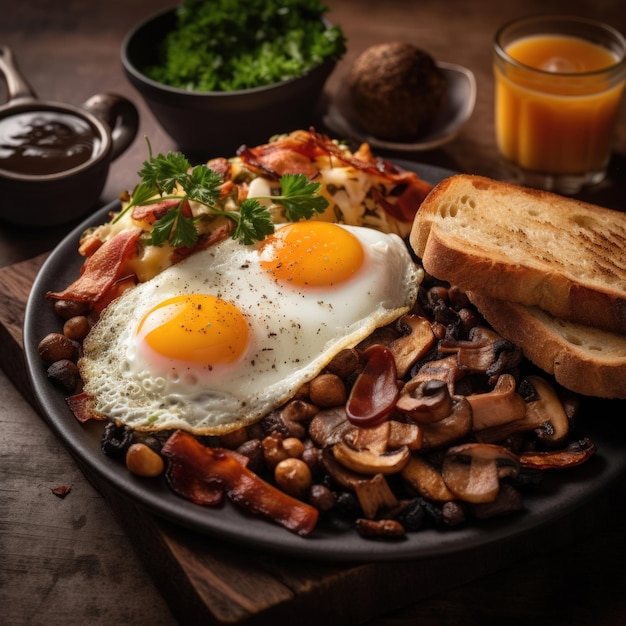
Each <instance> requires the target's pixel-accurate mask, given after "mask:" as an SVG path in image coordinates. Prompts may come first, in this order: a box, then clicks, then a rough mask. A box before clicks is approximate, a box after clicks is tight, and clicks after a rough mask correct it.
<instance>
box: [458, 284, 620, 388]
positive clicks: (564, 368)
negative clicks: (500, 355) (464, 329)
mask: <svg viewBox="0 0 626 626" xmlns="http://www.w3.org/2000/svg"><path fill="white" fill-rule="evenodd" d="M467 296H468V298H469V299H470V301H471V302H472V303H473V304H474V306H476V308H477V309H478V310H479V311H480V313H481V314H482V315H483V317H484V318H485V319H486V320H487V321H488V322H489V324H491V326H492V327H493V328H494V330H495V331H496V332H498V333H499V334H500V335H502V336H503V337H504V338H505V339H508V340H509V341H511V342H512V343H514V344H516V345H517V346H519V347H520V348H521V349H522V352H523V353H524V356H526V357H527V358H528V359H529V360H530V361H532V362H533V363H534V364H535V365H537V366H538V367H540V368H541V369H542V370H544V371H546V372H548V373H549V374H553V375H554V377H555V379H556V380H557V382H559V383H560V384H561V385H563V387H566V388H567V389H570V390H571V391H575V392H577V393H580V394H584V395H588V396H596V397H601V398H622V399H623V398H626V335H622V334H617V333H611V332H608V331H604V330H599V329H597V328H592V327H590V326H584V325H582V324H576V323H574V322H567V321H564V320H562V319H558V318H556V317H554V316H553V315H550V314H549V313H546V312H545V311H543V310H542V309H540V308H538V307H527V306H523V305H520V304H514V303H512V302H505V301H502V300H495V299H493V298H490V297H489V296H486V295H484V294H482V293H480V292H477V291H470V292H468V293H467Z"/></svg>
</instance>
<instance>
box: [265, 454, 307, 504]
mask: <svg viewBox="0 0 626 626" xmlns="http://www.w3.org/2000/svg"><path fill="white" fill-rule="evenodd" d="M274 480H275V481H276V484H277V485H278V486H279V487H280V488H281V489H282V490H283V491H284V492H285V493H287V494H289V495H290V496H294V497H295V498H303V497H304V496H306V494H307V492H308V490H309V488H310V487H311V484H312V482H313V478H312V476H311V470H310V469H309V466H308V465H307V464H306V463H305V462H304V461H302V460H300V459H294V458H288V459H283V460H282V461H280V463H278V465H277V466H276V469H275V470H274Z"/></svg>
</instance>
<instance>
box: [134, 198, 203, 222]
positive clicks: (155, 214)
mask: <svg viewBox="0 0 626 626" xmlns="http://www.w3.org/2000/svg"><path fill="white" fill-rule="evenodd" d="M179 204H180V198H168V199H167V200H159V201H158V202H153V203H152V204H144V205H137V206H134V207H133V212H132V217H133V219H134V220H137V221H138V222H144V221H145V222H148V223H149V224H153V223H154V222H156V221H157V220H158V219H160V218H161V217H163V216H164V215H165V214H166V213H167V212H168V211H169V210H170V209H175V208H176V207H177V206H178V205H179ZM182 212H183V215H184V216H185V217H192V213H191V207H190V206H189V202H188V201H187V200H185V203H184V204H183V211H182Z"/></svg>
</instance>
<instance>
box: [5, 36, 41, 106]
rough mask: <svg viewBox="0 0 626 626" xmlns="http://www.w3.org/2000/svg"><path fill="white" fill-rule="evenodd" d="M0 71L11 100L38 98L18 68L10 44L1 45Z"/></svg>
mask: <svg viewBox="0 0 626 626" xmlns="http://www.w3.org/2000/svg"><path fill="white" fill-rule="evenodd" d="M0 73H1V74H2V75H3V76H4V80H5V82H6V85H7V92H8V96H9V101H10V102H13V101H15V100H35V99H36V98H37V96H36V94H35V92H34V91H33V88H32V87H31V86H30V85H29V84H28V82H27V81H26V79H25V78H24V76H22V73H21V72H20V70H19V69H18V66H17V62H16V60H15V57H14V55H13V52H12V51H11V48H9V47H8V46H0Z"/></svg>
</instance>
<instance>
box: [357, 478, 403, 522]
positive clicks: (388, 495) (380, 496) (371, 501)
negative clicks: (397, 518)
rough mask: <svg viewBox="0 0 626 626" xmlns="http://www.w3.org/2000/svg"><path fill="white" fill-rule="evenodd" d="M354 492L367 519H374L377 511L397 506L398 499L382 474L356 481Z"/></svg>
mask: <svg viewBox="0 0 626 626" xmlns="http://www.w3.org/2000/svg"><path fill="white" fill-rule="evenodd" d="M354 492H355V493H356V497H357V499H358V500H359V504H360V505H361V509H362V510H363V515H364V516H365V517H366V518H368V519H374V518H375V517H376V516H377V515H378V513H379V511H388V510H390V509H393V508H395V507H397V506H398V499H397V498H396V496H395V495H394V493H393V491H392V490H391V487H389V483H388V482H387V480H386V479H385V477H384V476H383V475H382V474H375V475H374V476H373V477H372V478H370V479H369V480H361V481H358V482H357V483H355V485H354Z"/></svg>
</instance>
